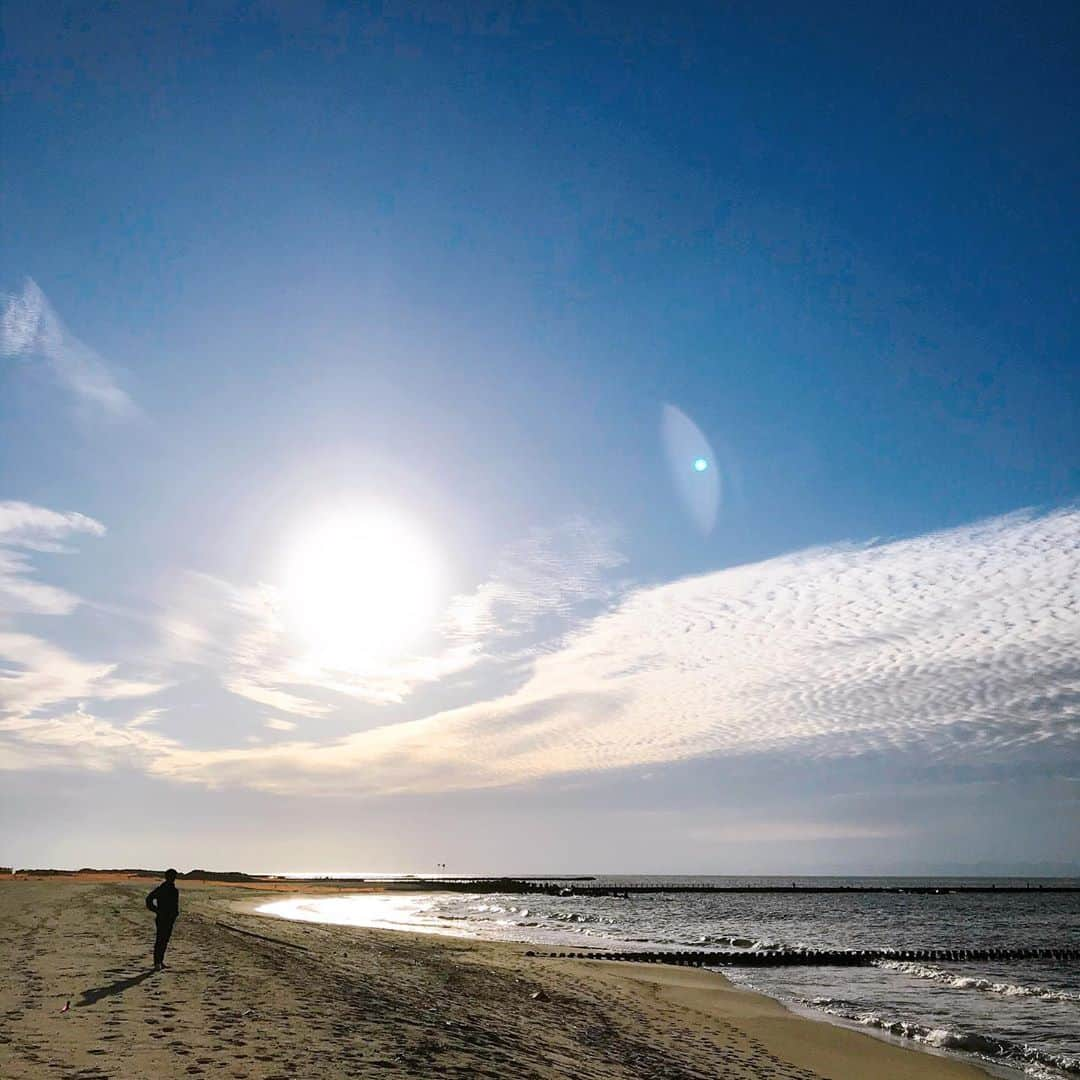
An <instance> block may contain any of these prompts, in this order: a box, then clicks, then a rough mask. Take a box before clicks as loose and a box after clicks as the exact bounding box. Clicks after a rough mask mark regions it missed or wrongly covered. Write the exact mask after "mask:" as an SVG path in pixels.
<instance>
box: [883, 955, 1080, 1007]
mask: <svg viewBox="0 0 1080 1080" xmlns="http://www.w3.org/2000/svg"><path fill="white" fill-rule="evenodd" d="M875 966H876V967H879V968H882V969H883V970H885V971H897V972H900V973H901V974H903V975H908V976H910V977H912V978H915V979H930V980H932V981H933V982H938V983H942V984H943V985H945V986H951V987H953V988H954V989H956V990H979V991H981V992H983V993H985V994H1002V995H1004V996H1005V997H1031V998H1041V999H1042V1000H1044V1001H1080V994H1073V993H1069V991H1067V990H1052V989H1050V988H1049V987H1046V986H1025V985H1023V984H1022V983H1007V982H996V981H995V980H993V979H985V978H980V977H978V976H975V975H958V974H956V973H955V972H952V971H945V970H943V969H942V968H939V967H933V966H931V965H929V964H915V963H910V962H908V961H906V960H877V961H875Z"/></svg>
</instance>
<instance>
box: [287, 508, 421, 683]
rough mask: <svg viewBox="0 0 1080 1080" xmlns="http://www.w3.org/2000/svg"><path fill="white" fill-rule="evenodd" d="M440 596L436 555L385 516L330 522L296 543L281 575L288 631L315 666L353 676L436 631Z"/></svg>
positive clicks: (409, 528)
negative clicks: (432, 628)
mask: <svg viewBox="0 0 1080 1080" xmlns="http://www.w3.org/2000/svg"><path fill="white" fill-rule="evenodd" d="M438 598H439V573H438V563H437V560H436V558H435V555H434V552H433V551H432V550H431V548H430V547H429V546H428V544H427V543H426V542H425V541H424V538H423V536H422V534H421V533H420V532H419V531H418V530H417V529H416V528H415V527H414V526H413V525H412V524H411V523H410V522H408V521H407V520H405V519H403V518H401V517H398V516H397V515H395V514H393V513H390V512H387V511H383V510H378V511H371V512H367V513H353V514H347V515H339V516H336V517H333V518H330V519H328V520H326V521H324V522H323V523H322V524H320V525H319V526H318V527H317V528H315V529H314V530H312V531H311V532H308V533H306V534H305V535H303V536H302V537H301V538H300V539H299V541H298V542H297V543H296V544H295V546H294V547H293V548H292V550H291V552H290V553H289V556H288V558H287V560H286V563H285V570H284V574H283V577H282V599H283V610H282V615H283V617H284V619H285V622H286V626H287V628H288V630H289V631H290V632H291V633H292V634H293V635H295V636H296V637H297V638H298V639H299V640H300V641H301V642H302V643H303V645H304V647H305V648H306V650H307V651H308V655H309V659H310V660H311V661H313V662H314V663H318V664H320V665H322V666H325V667H337V668H342V669H346V670H348V669H353V668H357V667H363V666H366V665H367V664H369V663H370V662H372V661H377V660H380V659H385V658H387V657H389V656H392V655H394V654H395V653H399V652H400V651H402V650H404V649H405V648H407V647H408V646H409V644H410V643H411V642H412V641H413V640H414V639H415V638H417V637H419V636H420V635H421V634H422V633H423V631H424V630H425V629H427V628H428V627H429V626H430V625H431V623H432V620H433V618H434V616H435V614H436V608H437V604H438Z"/></svg>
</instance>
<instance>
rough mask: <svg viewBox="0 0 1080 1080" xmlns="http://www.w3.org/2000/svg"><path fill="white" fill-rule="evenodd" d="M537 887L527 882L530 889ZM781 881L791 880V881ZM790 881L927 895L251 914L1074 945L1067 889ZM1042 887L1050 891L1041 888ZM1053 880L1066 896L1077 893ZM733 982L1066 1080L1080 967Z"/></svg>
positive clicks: (615, 942)
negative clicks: (962, 889)
mask: <svg viewBox="0 0 1080 1080" xmlns="http://www.w3.org/2000/svg"><path fill="white" fill-rule="evenodd" d="M533 880H539V879H533ZM660 880H663V881H664V882H668V883H680V882H681V883H686V884H688V883H694V884H714V885H728V886H731V885H777V884H780V883H781V882H780V881H778V880H777V879H767V878H720V877H715V878H693V879H689V878H686V879H678V878H664V879H649V878H641V877H635V878H627V877H597V878H596V879H595V881H591V882H589V884H598V885H611V886H625V885H631V884H634V885H644V884H649V883H650V882H658V881H660ZM782 883H783V884H788V885H790V884H792V883H793V880H792V879H790V878H785V879H783V882H782ZM794 883H795V884H801V885H850V886H858V885H891V886H898V887H925V886H928V885H930V886H937V887H939V888H940V889H941V891H940V892H939V893H930V894H927V893H910V892H905V893H858V892H849V893H800V892H797V891H796V892H791V893H765V894H762V893H719V892H714V893H706V892H701V893H632V894H630V895H629V898H627V899H622V898H618V897H604V896H597V897H583V896H548V895H542V894H528V895H516V894H501V893H497V892H492V893H487V894H477V893H472V894H461V893H427V894H411V893H406V894H402V893H390V894H384V895H364V896H338V897H327V898H322V897H320V898H311V899H303V900H289V901H279V902H276V903H272V904H269V905H267V906H266V907H265V908H264V909H263V910H266V911H270V912H272V913H274V914H279V915H284V916H286V917H290V918H299V919H310V920H312V921H317V922H332V923H340V924H345V925H362V926H380V927H384V928H390V929H394V928H397V929H408V930H421V931H426V932H429V933H443V934H447V933H448V934H454V935H461V936H469V937H479V938H486V939H502V940H513V941H523V942H530V943H534V944H537V945H543V946H556V947H562V948H567V947H572V948H574V949H585V948H589V947H596V948H604V949H640V950H652V951H656V950H663V949H694V948H696V949H747V950H764V949H776V948H831V949H889V948H894V949H917V948H934V947H937V948H956V949H962V948H989V947H994V946H1008V947H1012V948H1026V947H1040V946H1059V947H1064V946H1071V947H1076V946H1080V893H1051V892H1046V891H1041V890H1040V889H1039V888H1038V886H1037V884H1033V887H1032V888H1031V889H1028V890H1026V891H1024V892H1022V893H1004V892H1002V893H992V892H991V893H966V894H965V893H956V892H950V891H949V890H950V889H953V888H955V887H956V886H957V885H961V884H970V885H989V884H997V885H998V886H1004V885H1014V886H1015V885H1021V886H1023V885H1025V884H1026V882H1025V881H1023V880H1019V881H1018V880H1012V879H1003V878H998V879H964V880H960V879H949V880H940V879H922V878H919V879H916V878H892V879H882V878H878V879H856V878H830V879H824V878H812V879H811V878H802V879H798V878H796V879H794ZM1047 884H1049V883H1047ZM1055 884H1071V885H1076V884H1078V882H1076V881H1059V882H1055ZM723 973H724V975H726V976H727V977H728V978H729V979H731V980H732V981H733V982H734V983H736V984H738V985H741V986H744V987H747V988H751V989H755V990H759V991H761V992H763V993H766V994H769V995H770V996H772V997H775V998H778V999H780V1000H781V1001H784V1002H786V1003H788V1004H789V1005H793V1006H795V1007H797V1008H800V1009H805V1010H809V1011H811V1012H816V1013H819V1014H825V1015H826V1016H828V1017H831V1018H833V1019H835V1020H837V1021H838V1022H842V1023H846V1024H852V1025H859V1026H862V1027H864V1028H866V1029H867V1030H869V1031H871V1032H874V1033H878V1034H882V1035H885V1036H891V1037H896V1038H899V1039H901V1040H903V1041H906V1042H909V1043H910V1044H914V1045H919V1046H922V1047H924V1048H928V1049H936V1050H940V1051H946V1052H950V1053H956V1054H960V1055H972V1056H974V1057H976V1058H979V1059H980V1060H982V1061H983V1062H985V1063H990V1064H993V1065H996V1066H998V1067H1002V1066H1006V1067H1009V1068H1014V1069H1016V1070H1019V1071H1021V1072H1023V1073H1025V1074H1026V1075H1028V1076H1030V1077H1033V1078H1037V1080H1059V1078H1063V1077H1074V1076H1080V963H1077V962H1075V961H1051V960H1018V961H1008V962H991V961H987V962H977V963H942V964H925V963H922V964H916V963H903V962H899V961H891V960H885V961H881V962H878V963H876V964H874V965H872V966H869V967H816V966H808V967H768V968H737V967H733V968H727V967H725V968H724V969H723Z"/></svg>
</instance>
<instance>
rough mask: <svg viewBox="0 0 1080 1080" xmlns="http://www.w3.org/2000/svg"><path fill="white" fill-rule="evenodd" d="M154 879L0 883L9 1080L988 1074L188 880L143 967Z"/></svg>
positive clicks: (677, 973)
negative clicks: (340, 922) (163, 958)
mask: <svg viewBox="0 0 1080 1080" xmlns="http://www.w3.org/2000/svg"><path fill="white" fill-rule="evenodd" d="M152 884H153V882H148V881H146V880H135V881H125V880H122V879H121V880H115V879H114V880H108V879H99V880H94V881H81V880H79V879H77V878H75V879H72V878H68V879H52V880H49V879H33V878H30V879H22V880H18V879H13V880H8V881H4V882H3V883H0V1076H3V1077H4V1078H5V1080H20V1078H37V1077H52V1076H55V1077H72V1078H74V1077H79V1078H80V1080H105V1078H107V1077H111V1078H117V1080H119V1078H126V1077H141V1076H176V1077H185V1076H199V1075H204V1076H208V1077H235V1078H237V1080H241V1078H262V1080H275V1078H276V1080H285V1078H307V1077H310V1078H316V1077H369V1076H370V1077H378V1076H383V1077H426V1076H457V1077H488V1078H507V1080H510V1078H515V1080H517V1078H528V1077H537V1078H549V1077H571V1076H572V1077H595V1078H598V1080H609V1078H611V1080H614V1078H623V1077H626V1078H629V1077H655V1078H660V1077H664V1078H665V1080H684V1078H685V1080H689V1078H702V1080H703V1078H706V1077H708V1078H717V1077H730V1078H733V1080H734V1078H751V1077H753V1078H758V1077H760V1078H768V1080H817V1078H831V1080H865V1078H871V1077H872V1078H874V1080H914V1078H942V1080H961V1078H970V1080H973V1078H976V1077H985V1074H984V1073H983V1072H982V1071H980V1070H979V1069H977V1068H975V1067H973V1066H970V1065H967V1064H965V1063H962V1062H957V1061H953V1060H949V1059H946V1058H942V1057H937V1056H933V1055H929V1054H924V1053H921V1052H918V1051H915V1050H909V1049H906V1048H902V1047H898V1046H893V1045H889V1044H886V1043H884V1042H881V1041H880V1040H877V1039H874V1038H871V1037H870V1036H867V1035H863V1034H861V1033H859V1032H854V1031H848V1030H845V1029H842V1028H837V1027H834V1026H832V1025H830V1024H826V1023H821V1022H816V1021H813V1020H808V1019H804V1018H802V1017H799V1016H796V1015H793V1014H792V1013H790V1012H788V1011H786V1010H785V1009H783V1008H782V1007H781V1006H780V1005H778V1004H777V1003H775V1002H773V1001H771V1000H770V999H768V998H765V997H762V996H760V995H756V994H750V993H746V992H743V991H740V990H735V989H734V988H732V986H731V985H730V984H729V983H728V982H727V981H726V980H725V979H724V978H723V977H722V976H720V975H716V974H713V973H710V972H703V971H696V970H687V969H675V968H659V967H655V966H648V965H636V964H626V963H621V964H610V963H602V962H591V961H590V962H581V961H566V960H562V961H560V960H556V959H543V958H536V957H527V956H526V955H525V951H526V949H525V946H520V947H518V946H515V945H509V944H505V943H476V942H471V941H465V940H460V939H453V938H440V937H431V936H425V935H422V934H412V933H400V932H394V931H381V930H367V929H358V928H351V927H330V926H321V925H316V924H311V923H296V922H287V921H284V920H281V919H275V918H273V917H269V916H264V915H259V914H255V913H254V912H253V911H252V910H251V908H252V907H253V906H254V904H255V903H256V902H257V901H258V899H259V896H260V894H259V892H258V891H255V890H249V889H242V890H238V889H235V888H230V887H226V886H221V885H196V884H190V883H186V882H185V883H183V884H182V888H181V894H182V899H181V903H182V914H181V919H180V921H179V923H178V924H177V928H176V932H175V934H174V937H173V943H172V945H171V946H170V952H169V955H168V968H167V969H166V970H165V971H163V972H158V973H154V972H153V971H152V970H151V965H150V948H151V944H152V939H153V919H152V916H150V914H149V913H148V912H147V911H146V910H145V907H144V906H143V897H144V895H145V894H146V892H147V891H148V890H149V888H150V887H151V885H152ZM268 895H269V894H268ZM280 895H281V894H280V893H277V894H276V897H278V898H279V897H280ZM69 1003H70V1006H69Z"/></svg>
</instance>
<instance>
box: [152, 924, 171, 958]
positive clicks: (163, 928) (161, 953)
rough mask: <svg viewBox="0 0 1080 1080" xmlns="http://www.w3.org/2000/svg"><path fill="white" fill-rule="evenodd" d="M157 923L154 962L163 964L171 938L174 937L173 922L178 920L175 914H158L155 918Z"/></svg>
mask: <svg viewBox="0 0 1080 1080" xmlns="http://www.w3.org/2000/svg"><path fill="white" fill-rule="evenodd" d="M155 922H156V923H157V938H156V939H155V941H154V963H155V964H163V963H164V962H165V950H166V949H167V948H168V947H169V938H171V937H172V928H173V923H175V922H176V916H175V915H158V916H157V918H156V919H155Z"/></svg>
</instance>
